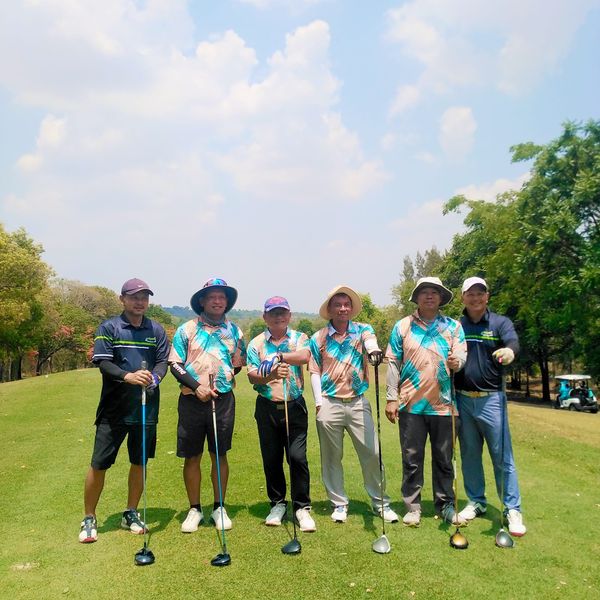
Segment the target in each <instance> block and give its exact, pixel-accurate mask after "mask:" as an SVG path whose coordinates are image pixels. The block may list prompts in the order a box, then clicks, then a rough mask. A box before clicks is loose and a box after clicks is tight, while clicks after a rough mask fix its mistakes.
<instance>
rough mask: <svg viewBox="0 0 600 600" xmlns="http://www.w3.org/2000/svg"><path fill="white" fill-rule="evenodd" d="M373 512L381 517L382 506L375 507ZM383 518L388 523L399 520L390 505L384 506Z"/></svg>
mask: <svg viewBox="0 0 600 600" xmlns="http://www.w3.org/2000/svg"><path fill="white" fill-rule="evenodd" d="M373 512H374V513H375V514H376V515H377V516H378V517H381V507H378V508H374V509H373ZM383 518H384V520H385V522H386V523H397V522H398V515H397V514H396V513H395V512H394V511H393V510H392V509H391V508H390V506H389V505H388V506H384V507H383Z"/></svg>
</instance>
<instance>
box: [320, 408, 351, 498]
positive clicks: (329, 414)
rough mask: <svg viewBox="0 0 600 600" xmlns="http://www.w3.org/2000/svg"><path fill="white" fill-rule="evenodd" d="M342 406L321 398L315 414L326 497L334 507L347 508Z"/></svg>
mask: <svg viewBox="0 0 600 600" xmlns="http://www.w3.org/2000/svg"><path fill="white" fill-rule="evenodd" d="M343 407H344V405H343V404H342V403H341V402H336V401H335V400H330V399H329V398H326V397H325V398H323V404H322V405H321V408H320V409H319V412H318V414H317V433H318V434H319V446H320V450H321V478H322V480H323V485H324V486H325V490H326V492H327V497H328V498H329V500H330V501H331V503H332V504H334V505H335V506H347V505H348V496H347V495H346V490H345V489H344V471H343V468H342V457H343V454H344V408H343Z"/></svg>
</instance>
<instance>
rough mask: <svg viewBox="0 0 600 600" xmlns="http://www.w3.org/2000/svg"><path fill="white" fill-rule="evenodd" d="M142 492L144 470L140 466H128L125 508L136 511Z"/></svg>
mask: <svg viewBox="0 0 600 600" xmlns="http://www.w3.org/2000/svg"><path fill="white" fill-rule="evenodd" d="M143 491H144V469H143V467H142V465H129V478H128V481H127V508H128V509H130V508H134V509H137V507H138V504H139V502H140V498H141V497H142V492H143Z"/></svg>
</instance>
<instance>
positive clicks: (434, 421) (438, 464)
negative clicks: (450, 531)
mask: <svg viewBox="0 0 600 600" xmlns="http://www.w3.org/2000/svg"><path fill="white" fill-rule="evenodd" d="M425 419H426V421H427V422H428V425H429V439H430V442H431V476H432V486H433V501H434V504H435V509H436V512H438V513H441V511H442V509H443V508H444V506H446V504H452V506H454V490H453V485H452V484H453V481H454V469H453V468H452V417H450V416H447V417H443V416H429V415H428V416H427V417H425Z"/></svg>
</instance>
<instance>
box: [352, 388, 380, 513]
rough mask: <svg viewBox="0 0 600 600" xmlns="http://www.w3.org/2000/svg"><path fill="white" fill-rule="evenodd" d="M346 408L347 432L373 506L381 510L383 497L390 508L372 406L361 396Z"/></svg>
mask: <svg viewBox="0 0 600 600" xmlns="http://www.w3.org/2000/svg"><path fill="white" fill-rule="evenodd" d="M346 406H347V413H348V421H347V425H346V430H347V431H348V434H349V435H350V438H351V439H352V444H353V445H354V449H355V450H356V454H357V455H358V460H359V462H360V468H361V470H362V476H363V482H364V486H365V490H366V491H367V494H369V497H370V498H371V506H372V508H373V509H374V510H377V511H378V510H379V509H380V508H381V502H382V495H383V504H384V506H389V504H390V498H389V496H387V495H386V493H385V470H384V472H383V489H382V486H381V477H380V473H379V448H378V442H377V433H376V432H375V423H374V422H373V415H372V413H371V405H370V404H369V401H368V400H367V399H366V398H365V397H364V396H361V398H359V399H358V400H356V401H355V402H353V403H352V404H348V405H346Z"/></svg>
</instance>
